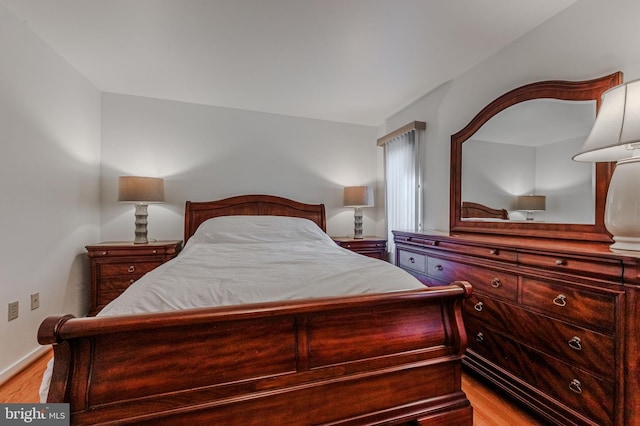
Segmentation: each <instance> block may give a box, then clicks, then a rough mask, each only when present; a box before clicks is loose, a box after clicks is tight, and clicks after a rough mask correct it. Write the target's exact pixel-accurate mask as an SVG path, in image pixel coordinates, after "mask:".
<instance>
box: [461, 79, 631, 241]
mask: <svg viewBox="0 0 640 426" xmlns="http://www.w3.org/2000/svg"><path fill="white" fill-rule="evenodd" d="M620 83H622V73H621V72H616V73H614V74H610V75H607V76H604V77H601V78H597V79H594V80H588V81H558V80H554V81H543V82H537V83H532V84H528V85H525V86H522V87H519V88H517V89H514V90H512V91H510V92H507V93H505V94H504V95H502V96H500V97H499V98H497V99H495V100H494V101H493V102H491V103H490V104H489V105H487V106H486V107H485V108H483V109H482V110H481V111H480V112H479V113H478V114H477V115H476V116H475V117H474V118H473V119H472V120H471V122H469V124H468V125H467V126H465V127H464V128H463V129H462V130H460V131H459V132H458V133H456V134H454V135H452V136H451V209H450V212H451V217H450V227H451V232H452V233H490V234H503V235H517V236H532V237H550V238H562V239H579V240H589V241H611V239H610V236H609V234H608V233H607V231H606V229H605V227H604V204H605V200H606V194H607V188H608V184H609V180H610V178H611V174H612V172H613V167H614V164H613V163H597V164H595V165H594V164H591V163H578V162H575V161H573V160H571V157H572V156H573V155H574V154H575V153H576V152H578V149H579V148H580V147H581V146H582V143H583V142H584V140H585V139H586V137H587V135H588V133H589V131H590V130H591V126H592V125H593V121H594V120H595V114H596V112H597V110H598V107H599V106H600V100H601V96H602V93H603V92H605V91H606V90H607V89H609V88H611V87H614V86H617V85H618V84H620ZM532 195H533V197H532Z"/></svg>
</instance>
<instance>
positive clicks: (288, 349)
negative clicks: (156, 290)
mask: <svg viewBox="0 0 640 426" xmlns="http://www.w3.org/2000/svg"><path fill="white" fill-rule="evenodd" d="M242 216H246V217H242ZM214 218H216V219H214ZM277 218H280V219H282V220H284V221H285V223H286V232H285V237H281V236H280V234H279V233H273V232H272V231H271V228H265V227H262V225H260V224H264V223H266V222H269V221H278V220H279V219H277ZM300 218H303V219H304V220H302V219H300ZM252 219H255V220H256V223H257V224H259V225H260V226H258V225H253V224H250V225H247V223H248V222H247V221H250V220H252ZM289 220H291V221H292V223H295V225H291V224H290V223H289V222H288V221H289ZM220 221H222V224H221V223H220ZM225 221H226V222H225ZM234 221H235V224H234ZM303 222H304V223H303ZM279 223H280V222H279ZM211 224H214V225H211ZM309 224H310V225H309ZM268 225H270V222H269V223H268ZM234 226H235V227H236V228H235V229H234ZM265 226H266V225H265ZM298 226H300V227H301V229H303V230H304V231H303V230H301V229H298V228H297V227H298ZM247 227H248V231H247ZM311 228H317V230H316V229H311ZM203 230H204V231H203ZM325 230H326V213H325V209H324V205H322V204H315V205H314V204H304V203H298V202H295V201H292V200H287V199H285V198H280V197H275V196H269V195H248V196H239V197H232V198H228V199H225V200H219V201H213V202H198V203H194V202H187V203H186V209H185V241H187V242H186V244H185V248H184V250H183V251H182V252H181V254H180V255H179V256H178V257H177V258H176V259H174V260H173V261H170V262H167V263H166V264H165V265H162V266H161V267H159V268H157V269H156V270H154V271H158V272H157V273H156V274H153V273H149V274H147V275H146V276H145V277H143V278H142V279H141V280H139V281H138V282H136V283H135V284H134V285H132V286H131V287H130V288H129V289H132V291H131V292H130V291H129V289H128V290H127V291H125V293H123V295H121V296H120V297H119V298H117V299H116V300H114V301H113V302H112V303H111V304H109V305H108V306H106V307H105V308H104V310H103V312H101V313H100V314H99V315H98V316H96V317H87V318H74V317H73V316H71V315H61V316H53V317H49V318H47V319H45V320H44V321H43V323H42V324H41V326H40V329H39V331H38V341H39V342H40V343H41V344H43V345H52V346H53V350H54V362H53V368H52V370H51V371H50V374H51V375H50V379H49V380H50V383H48V385H49V387H48V396H47V402H50V403H55V402H67V403H70V408H71V421H72V424H170V425H178V424H188V425H194V424H225V425H234V424H242V425H254V424H255V425H258V424H260V425H264V424H270V425H276V424H278V425H280V424H292V425H305V424H326V425H330V424H332V425H333V424H344V425H360V424H422V425H424V424H439V425H440V424H442V425H448V424H451V425H453V424H455V425H471V424H472V408H471V405H470V403H469V401H468V399H467V398H466V396H465V394H464V393H463V392H462V390H461V365H462V364H461V358H462V355H463V353H464V350H465V348H466V334H465V332H464V326H463V323H462V314H461V305H462V302H463V299H464V298H466V297H469V296H470V295H471V286H470V285H469V284H468V283H466V282H456V283H452V284H451V285H449V286H443V287H434V288H424V287H421V286H420V285H414V283H415V282H417V281H406V284H404V283H403V284H394V283H389V282H387V283H382V287H381V288H382V289H383V290H379V287H378V286H377V285H374V281H376V279H375V278H376V277H379V276H381V275H382V276H386V274H391V275H389V276H392V277H394V278H393V279H392V280H386V281H397V282H400V281H404V280H405V278H406V277H405V276H403V275H401V274H406V273H405V272H404V271H401V270H400V269H399V268H395V267H394V266H392V265H390V264H388V263H386V262H383V261H380V260H377V259H371V258H367V257H365V256H362V255H359V254H356V253H353V252H349V251H347V250H345V249H343V248H340V247H338V246H337V245H335V244H333V245H332V244H331V243H332V242H330V239H329V238H328V237H326V234H324V231H325ZM298 234H301V235H298ZM307 234H310V235H312V236H309V235H307ZM323 234H324V236H323ZM202 239H204V240H207V241H204V242H203V241H200V240H202ZM256 239H257V240H258V241H257V242H256V241H255V240H256ZM309 239H310V240H313V241H308V240H309ZM247 240H248V241H247ZM316 240H317V241H316ZM221 241H223V242H221ZM263 244H268V247H269V248H270V249H269V250H270V252H271V253H274V254H276V255H277V256H276V260H275V263H281V264H284V265H285V266H284V268H283V269H284V270H285V271H286V272H285V273H284V274H283V275H276V274H275V273H274V272H272V269H271V266H264V265H263V264H262V263H261V262H262V260H261V255H260V253H261V252H262V253H263V254H264V252H265V250H264V249H263V248H261V247H264V246H263ZM232 246H235V247H238V250H235V251H233V247H232ZM288 246H289V247H291V246H293V247H295V250H289V249H288V248H287V247H288ZM227 251H228V252H229V253H227ZM325 252H326V256H325ZM196 253H201V254H202V256H199V255H196ZM228 254H229V255H228ZM290 256H295V261H294V263H295V264H298V263H300V264H302V265H303V267H302V268H298V269H297V270H296V269H295V268H293V267H292V266H290V265H289V263H290V262H289V257H290ZM205 257H209V258H211V259H215V261H218V262H226V261H224V260H222V259H223V258H226V257H229V258H230V259H235V260H232V261H231V263H224V267H226V268H227V269H228V271H227V272H226V273H222V272H220V274H218V271H219V270H221V269H224V267H223V268H218V269H216V272H212V271H209V272H208V274H209V276H210V281H212V282H213V281H216V280H218V281H219V282H221V281H224V283H223V284H224V285H223V287H225V288H232V289H235V288H236V284H237V283H240V281H242V280H243V279H244V278H243V274H245V273H249V272H247V271H245V269H252V265H253V266H255V268H254V269H257V270H258V271H259V272H260V274H261V275H260V279H259V280H258V282H257V283H253V284H252V285H250V286H249V291H248V293H249V294H250V295H251V296H250V297H253V295H254V293H257V294H258V298H257V299H250V302H248V303H244V302H242V301H240V302H238V300H239V299H238V297H240V296H238V295H237V294H236V293H234V292H233V291H232V293H233V295H232V296H231V297H230V298H229V300H226V299H225V300H223V301H222V302H221V303H220V305H219V306H211V305H209V303H211V300H205V299H206V297H208V296H206V294H207V293H209V290H203V288H204V287H202V286H200V285H199V284H197V285H195V287H194V288H195V289H194V288H189V289H188V290H187V291H182V290H178V291H177V292H178V294H186V293H189V294H194V292H195V293H197V294H199V298H196V299H197V300H198V301H197V302H185V301H184V300H182V299H180V297H177V298H176V297H175V295H172V296H170V297H169V296H166V295H165V294H163V293H162V292H161V293H160V294H161V295H160V296H157V295H156V296H148V297H147V296H144V291H142V290H141V288H143V287H145V286H149V287H154V286H156V285H159V284H158V282H161V281H165V280H169V278H168V277H169V276H171V275H173V276H174V277H173V278H172V280H173V281H169V282H170V284H169V286H174V287H181V286H182V285H183V284H184V282H185V281H190V280H191V278H188V279H185V277H184V276H181V275H180V273H184V274H186V275H189V276H190V275H191V274H194V273H195V272H194V271H195V270H196V269H197V268H196V267H195V266H193V265H192V264H191V263H198V262H200V260H201V259H203V258H205ZM265 257H269V256H266V255H265ZM313 258H328V259H329V261H330V263H336V267H335V268H334V267H326V266H324V267H322V266H312V263H311V262H312V261H313ZM343 258H345V259H347V260H342V259H343ZM243 259H244V262H245V263H244V264H243V263H242V262H243ZM254 261H255V262H256V263H255V264H254ZM233 262H240V263H233ZM270 262H273V260H270ZM362 262H364V263H362ZM372 262H373V263H372ZM351 263H352V264H353V265H354V266H349V264H351ZM245 264H246V265H247V268H245V267H239V266H238V265H245ZM256 265H257V266H256ZM161 268H162V269H161ZM314 268H316V269H314ZM318 268H320V269H318ZM341 268H342V269H345V272H346V270H349V271H351V273H352V275H351V276H350V277H349V278H347V280H346V281H345V280H343V279H342V278H339V277H338V275H339V274H338V273H337V272H336V273H333V272H332V271H334V269H337V270H339V271H338V272H340V269H341ZM371 268H373V269H375V270H376V271H375V272H374V273H373V274H368V273H367V271H368V270H369V269H371ZM378 269H379V270H378ZM301 270H302V271H303V272H300V271H301ZM319 270H321V271H324V275H326V277H325V278H321V277H316V278H317V281H314V282H313V283H312V284H311V285H310V286H309V288H310V289H311V290H310V291H311V295H308V294H307V293H305V294H298V293H296V292H295V291H294V292H293V294H291V291H290V290H289V289H287V286H286V285H285V286H283V288H284V290H282V291H283V292H284V298H285V299H286V300H277V299H281V298H282V296H283V295H282V294H278V295H276V296H266V297H263V295H262V292H261V291H260V290H261V286H263V285H264V286H265V287H271V286H275V287H278V284H279V283H280V281H282V282H283V283H285V284H286V282H290V281H291V282H293V281H295V282H296V286H297V285H298V284H297V282H298V281H300V282H302V281H303V279H306V278H304V277H303V278H299V277H298V276H299V275H304V274H305V273H310V274H311V275H313V276H315V275H318V274H319V272H318V271H319ZM172 271H173V272H172ZM176 271H178V274H177V276H175V275H176V274H175V272H176ZM234 271H235V272H234ZM308 271H311V272H308ZM340 273H342V272H340ZM202 274H207V272H202ZM225 274H226V275H225ZM394 274H395V275H394ZM278 276H280V277H281V278H278ZM407 276H408V274H407ZM221 277H222V278H221ZM396 278H397V279H396ZM279 280H280V281H279ZM334 280H336V281H337V282H339V283H341V284H339V285H337V286H335V285H334V284H333V281H334ZM411 280H413V278H411ZM196 281H197V280H196ZM345 282H346V283H348V284H349V285H351V283H353V288H350V289H348V291H347V293H352V294H341V292H340V291H339V290H340V289H343V288H344V287H348V286H349V285H347V284H345ZM356 283H359V284H357V285H356ZM184 285H191V286H193V284H184ZM243 285H244V284H238V285H237V286H238V287H242V286H243ZM325 285H326V286H327V287H340V288H339V289H338V291H339V293H338V294H337V295H336V294H329V293H327V292H326V291H325V289H324V288H323V287H324V286H325ZM362 286H364V291H363V288H361V287H362ZM234 291H235V290H234ZM331 291H335V289H334V290H331ZM238 292H239V293H242V292H244V290H242V291H238ZM314 292H315V293H314ZM276 293H277V292H276ZM165 296H166V297H165ZM145 297H146V299H145ZM216 297H217V296H216ZM261 297H262V298H261ZM271 297H276V299H274V300H271V299H270V298H271ZM121 298H122V299H121ZM153 298H156V299H158V298H160V299H162V300H164V299H167V300H165V305H164V306H160V307H158V305H157V304H156V303H155V302H153V303H151V302H150V300H151V299H153ZM141 299H142V301H140V300H141ZM174 299H177V300H179V301H178V302H175V300H174ZM240 299H242V297H240ZM218 302H219V301H216V303H218ZM183 303H187V305H183ZM189 303H191V304H189ZM200 304H203V305H204V306H202V307H200ZM174 305H175V306H174Z"/></svg>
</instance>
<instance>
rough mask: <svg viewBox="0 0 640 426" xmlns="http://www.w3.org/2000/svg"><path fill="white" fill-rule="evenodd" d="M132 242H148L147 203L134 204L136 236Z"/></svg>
mask: <svg viewBox="0 0 640 426" xmlns="http://www.w3.org/2000/svg"><path fill="white" fill-rule="evenodd" d="M133 243H134V244H148V243H149V240H147V205H146V204H136V238H135V240H133Z"/></svg>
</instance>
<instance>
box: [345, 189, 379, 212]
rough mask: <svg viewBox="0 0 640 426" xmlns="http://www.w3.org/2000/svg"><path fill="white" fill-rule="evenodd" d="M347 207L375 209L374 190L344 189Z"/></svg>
mask: <svg viewBox="0 0 640 426" xmlns="http://www.w3.org/2000/svg"><path fill="white" fill-rule="evenodd" d="M344 206H345V207H373V188H371V187H368V186H347V187H345V188H344Z"/></svg>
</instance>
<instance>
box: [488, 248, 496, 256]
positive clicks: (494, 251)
mask: <svg viewBox="0 0 640 426" xmlns="http://www.w3.org/2000/svg"><path fill="white" fill-rule="evenodd" d="M489 254H493V255H498V249H491V250H489Z"/></svg>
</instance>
